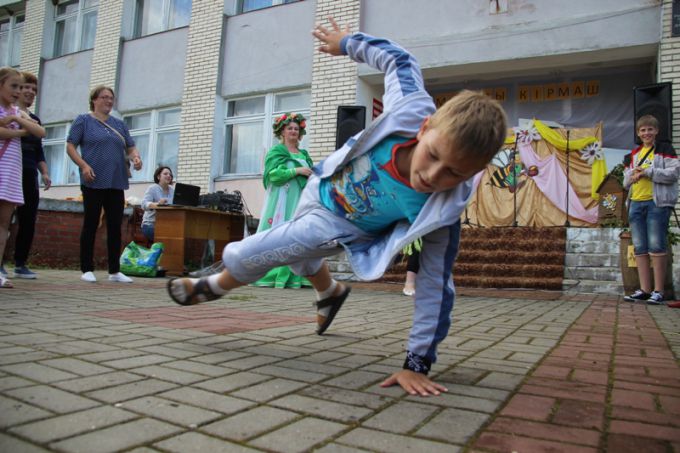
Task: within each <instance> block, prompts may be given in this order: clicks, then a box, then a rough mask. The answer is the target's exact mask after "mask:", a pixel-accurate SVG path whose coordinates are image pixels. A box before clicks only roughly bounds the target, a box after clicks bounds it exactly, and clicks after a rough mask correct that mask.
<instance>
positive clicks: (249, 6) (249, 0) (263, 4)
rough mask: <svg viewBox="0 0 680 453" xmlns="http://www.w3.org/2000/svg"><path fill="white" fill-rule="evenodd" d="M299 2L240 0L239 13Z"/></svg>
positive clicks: (293, 0)
mask: <svg viewBox="0 0 680 453" xmlns="http://www.w3.org/2000/svg"><path fill="white" fill-rule="evenodd" d="M299 1H300V0H241V1H240V2H239V7H240V8H239V11H240V12H242V13H247V12H248V11H255V10H256V9H262V8H269V7H270V6H276V5H283V4H285V3H294V2H299Z"/></svg>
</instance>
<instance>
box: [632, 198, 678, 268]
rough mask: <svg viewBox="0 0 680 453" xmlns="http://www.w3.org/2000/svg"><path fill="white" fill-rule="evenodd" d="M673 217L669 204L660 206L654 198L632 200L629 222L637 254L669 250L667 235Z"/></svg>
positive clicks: (659, 253)
mask: <svg viewBox="0 0 680 453" xmlns="http://www.w3.org/2000/svg"><path fill="white" fill-rule="evenodd" d="M670 218H671V208H670V207H669V206H666V207H663V208H659V207H657V206H656V204H655V203H654V200H648V201H631V202H630V209H629V210H628V222H629V223H630V232H631V235H632V237H633V249H634V251H635V256H640V255H648V254H650V253H651V254H652V255H664V254H666V253H667V251H668V245H667V239H666V235H667V232H668V222H669V221H670Z"/></svg>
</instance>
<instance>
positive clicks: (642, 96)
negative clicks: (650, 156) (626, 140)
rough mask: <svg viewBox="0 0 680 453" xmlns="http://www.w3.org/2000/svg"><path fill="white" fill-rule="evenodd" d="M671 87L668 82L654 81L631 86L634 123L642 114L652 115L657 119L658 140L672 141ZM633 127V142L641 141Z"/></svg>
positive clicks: (639, 142)
mask: <svg viewBox="0 0 680 453" xmlns="http://www.w3.org/2000/svg"><path fill="white" fill-rule="evenodd" d="M672 94H673V88H672V84H671V83H670V82H664V83H654V84H651V85H644V86H639V87H635V88H633V110H634V112H635V118H634V123H633V124H637V120H638V119H639V118H640V117H641V116H644V115H652V116H653V117H655V118H656V119H657V120H658V121H659V134H658V135H657V136H656V139H657V141H659V142H671V141H672V138H673V137H672V136H673V134H672V128H673V100H672ZM633 129H635V131H634V133H635V143H637V144H638V145H639V144H641V143H642V142H641V141H640V137H638V136H637V127H633Z"/></svg>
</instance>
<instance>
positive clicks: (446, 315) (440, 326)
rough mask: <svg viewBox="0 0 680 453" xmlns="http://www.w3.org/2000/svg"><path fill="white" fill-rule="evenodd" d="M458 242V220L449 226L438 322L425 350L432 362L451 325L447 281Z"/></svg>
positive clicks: (451, 292) (451, 300) (451, 302)
mask: <svg viewBox="0 0 680 453" xmlns="http://www.w3.org/2000/svg"><path fill="white" fill-rule="evenodd" d="M459 243H460V221H458V222H456V223H455V224H454V225H451V226H450V227H449V243H448V245H447V247H446V253H445V254H444V268H443V272H442V281H443V283H444V285H443V288H442V304H441V308H440V310H439V322H438V323H437V330H436V331H435V333H434V341H433V342H432V344H431V345H430V347H429V348H428V350H427V354H426V356H425V357H426V358H427V359H429V360H431V361H432V363H434V362H435V361H436V360H437V345H438V344H439V343H440V342H441V341H442V340H443V339H444V338H446V335H448V333H449V328H450V327H451V311H452V310H453V302H454V298H453V290H452V289H451V288H449V285H448V281H449V278H450V276H451V270H452V268H453V262H454V261H455V259H456V255H458V244H459Z"/></svg>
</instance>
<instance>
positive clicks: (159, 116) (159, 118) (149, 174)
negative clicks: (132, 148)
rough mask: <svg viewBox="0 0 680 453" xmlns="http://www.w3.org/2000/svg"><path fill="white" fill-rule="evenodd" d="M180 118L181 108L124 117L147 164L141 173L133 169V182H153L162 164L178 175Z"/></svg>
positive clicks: (144, 162) (143, 160)
mask: <svg viewBox="0 0 680 453" xmlns="http://www.w3.org/2000/svg"><path fill="white" fill-rule="evenodd" d="M180 115H181V109H179V108H172V109H165V110H152V111H150V112H142V113H134V114H130V115H125V116H124V117H123V120H124V121H125V124H126V125H127V127H128V129H129V130H130V135H131V136H132V138H133V139H134V140H135V144H136V145H137V150H138V151H139V154H140V156H141V158H142V162H143V164H144V166H143V167H142V170H141V171H135V170H134V169H133V170H132V178H131V179H132V181H153V172H154V171H155V170H156V168H158V167H159V166H160V165H163V166H165V167H170V168H171V169H172V173H173V174H175V175H176V174H177V155H178V154H179V128H180Z"/></svg>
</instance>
